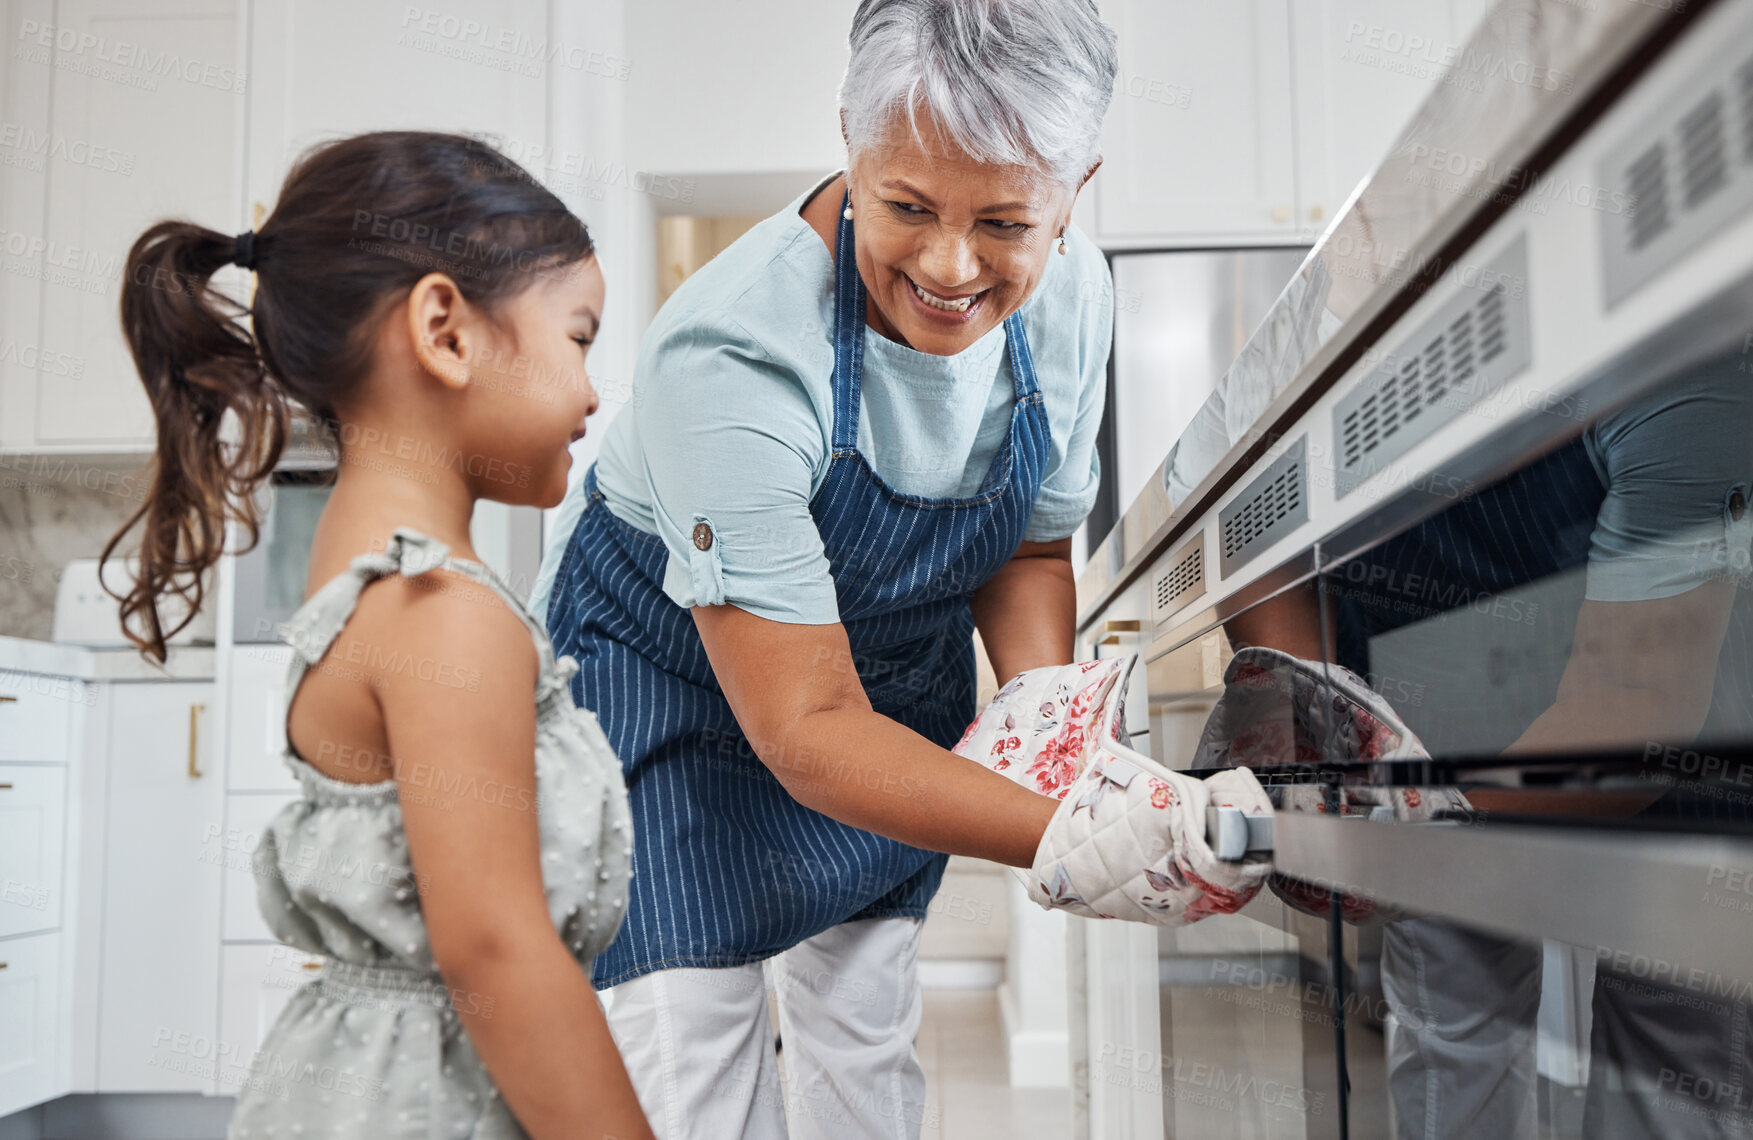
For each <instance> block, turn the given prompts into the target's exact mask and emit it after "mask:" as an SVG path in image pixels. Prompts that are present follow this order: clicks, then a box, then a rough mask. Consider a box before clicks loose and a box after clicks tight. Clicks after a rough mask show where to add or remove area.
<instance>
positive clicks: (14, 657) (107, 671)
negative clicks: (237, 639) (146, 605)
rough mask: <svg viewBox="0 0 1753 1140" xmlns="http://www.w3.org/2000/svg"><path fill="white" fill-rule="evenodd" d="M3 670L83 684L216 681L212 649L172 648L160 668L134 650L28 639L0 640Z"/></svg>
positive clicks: (196, 647)
mask: <svg viewBox="0 0 1753 1140" xmlns="http://www.w3.org/2000/svg"><path fill="white" fill-rule="evenodd" d="M0 669H11V670H15V671H17V672H21V673H41V674H46V675H48V676H51V677H76V678H78V679H80V680H83V681H209V680H212V678H213V647H212V646H211V645H173V646H171V648H170V659H169V660H168V661H167V662H166V663H165V665H164V666H162V667H161V666H159V665H157V664H154V663H153V662H150V661H148V660H146V659H145V658H144V657H142V656H140V654H139V652H138V651H137V650H135V649H134V648H132V647H128V648H125V649H93V648H90V647H88V646H84V645H61V644H58V643H56V642H52V641H33V640H31V639H30V638H25V637H0Z"/></svg>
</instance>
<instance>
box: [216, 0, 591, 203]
mask: <svg viewBox="0 0 1753 1140" xmlns="http://www.w3.org/2000/svg"><path fill="white" fill-rule="evenodd" d="M337 28H345V29H346V34H345V35H337V34H336V29H337ZM548 29H549V23H548V0H460V2H458V3H447V4H445V5H444V6H443V7H441V8H430V7H415V6H412V5H405V4H363V5H362V4H359V3H357V2H356V0H256V2H255V3H254V4H253V5H252V7H251V28H250V88H251V94H250V101H249V102H250V113H249V139H250V147H249V165H248V169H247V171H246V173H245V186H246V190H247V193H248V196H249V200H250V201H251V202H252V203H256V202H259V203H261V204H262V205H263V206H265V207H267V208H268V209H269V210H272V209H273V204H274V199H275V197H276V195H277V194H278V193H279V189H280V183H281V181H282V180H283V179H284V178H285V176H286V172H287V170H288V169H289V168H290V167H291V165H292V160H293V159H294V158H295V157H296V156H297V155H298V153H299V152H301V151H302V150H304V149H305V148H306V147H309V146H310V145H311V144H313V143H317V142H322V141H324V140H327V139H331V138H336V137H339V136H342V135H350V134H357V133H359V132H361V131H373V130H430V131H451V132H458V133H463V134H482V135H492V136H495V137H496V138H497V139H499V140H500V141H501V144H502V146H503V148H504V149H505V150H506V152H507V153H508V154H510V156H511V157H512V158H514V159H516V160H518V161H520V162H523V163H524V164H525V165H526V166H529V167H531V168H532V170H533V172H534V173H535V174H536V175H537V176H538V177H539V176H541V175H542V173H543V170H542V168H543V166H544V165H546V162H547V160H548V159H549V158H556V159H557V158H558V157H559V156H557V155H551V154H550V151H549V148H548V140H547V138H546V128H547V99H548V90H549V84H550V76H551V73H552V72H553V71H554V69H569V70H571V71H574V72H576V73H577V74H579V75H580V76H591V75H593V74H594V73H595V72H601V71H604V70H607V71H608V72H609V73H610V74H608V75H605V76H600V78H603V79H604V80H605V81H607V82H615V81H616V80H615V78H614V74H613V73H614V68H615V64H614V61H612V60H607V59H606V58H605V57H604V56H603V55H602V53H601V52H594V53H593V52H592V51H591V46H592V45H590V44H588V43H566V42H561V41H556V40H554V39H553V38H552V37H551V36H550V34H549V30H548ZM577 157H578V156H574V158H575V159H576V158H577Z"/></svg>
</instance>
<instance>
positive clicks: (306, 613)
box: [279, 526, 578, 753]
mask: <svg viewBox="0 0 1753 1140" xmlns="http://www.w3.org/2000/svg"><path fill="white" fill-rule="evenodd" d="M440 567H442V568H444V569H446V570H452V571H455V572H456V573H459V574H462V575H463V576H464V577H467V578H470V579H473V580H474V581H476V582H479V583H481V584H482V585H484V586H486V587H488V588H489V589H491V590H493V591H494V592H495V593H497V594H498V595H499V596H500V598H501V599H503V600H504V602H505V604H506V605H507V606H508V607H510V609H511V611H512V612H513V613H515V614H516V615H517V616H518V618H519V619H520V620H522V621H523V623H524V626H525V627H526V628H527V629H528V630H529V631H530V635H531V637H532V639H533V640H534V642H535V645H536V652H537V654H538V656H539V658H540V668H539V670H538V672H537V679H536V703H537V707H538V711H539V710H540V709H541V707H542V706H544V705H547V704H550V703H554V702H558V701H560V700H562V699H563V700H564V701H565V704H566V706H568V707H570V705H571V698H570V695H569V694H568V693H567V688H568V682H569V681H570V680H571V678H572V675H573V674H574V673H576V672H577V671H578V663H577V662H576V661H574V660H573V659H572V658H570V657H563V658H560V659H559V660H558V661H556V660H555V658H554V646H553V643H552V642H551V641H550V640H549V639H548V631H547V630H546V629H545V628H544V627H543V626H542V624H541V623H540V622H538V621H537V620H536V619H535V618H534V617H533V616H532V615H531V614H530V612H529V609H528V608H527V607H526V606H525V605H524V604H523V602H522V601H520V600H519V599H518V597H517V596H516V595H515V594H513V593H512V592H511V590H510V589H509V588H508V587H507V586H506V585H505V583H503V582H501V581H500V580H499V576H498V575H497V574H495V573H494V572H493V571H492V569H491V568H489V567H487V566H486V565H484V564H482V563H480V562H476V561H473V560H471V559H466V558H453V557H451V553H450V545H449V544H448V543H445V542H441V541H440V540H438V539H436V538H433V537H432V536H431V535H428V534H422V533H421V532H420V531H417V530H415V529H414V528H413V527H407V526H399V527H397V528H396V529H395V530H394V531H393V532H391V534H390V539H389V542H388V543H386V544H385V547H384V549H383V550H382V551H373V552H371V553H368V554H361V555H358V556H357V557H355V558H354V559H353V561H352V562H351V563H350V564H349V565H348V568H347V569H346V570H345V571H343V572H342V573H340V574H337V575H336V576H335V577H334V578H332V579H330V580H329V582H328V583H326V584H325V585H324V586H323V587H322V588H321V589H319V590H318V591H317V592H316V593H314V594H312V595H311V596H310V597H309V598H308V599H307V600H306V601H305V603H304V605H302V606H300V607H299V608H298V611H297V612H296V613H294V614H293V615H292V617H291V618H289V619H287V620H286V621H284V622H281V623H280V626H279V632H280V636H281V637H282V638H283V639H284V640H285V641H286V643H287V644H288V645H290V646H291V647H292V659H291V661H290V663H289V668H288V673H287V678H286V689H285V692H286V694H287V696H286V706H287V708H288V709H290V708H291V705H292V696H293V694H295V693H296V692H297V691H298V684H299V682H300V681H301V680H302V679H303V677H304V674H305V672H306V671H307V670H309V669H310V667H311V666H312V665H315V664H317V663H318V662H319V661H321V660H322V659H323V656H324V655H325V654H326V653H328V651H329V647H330V646H331V645H333V644H334V641H335V638H336V637H338V636H339V635H340V633H341V629H342V627H343V626H345V625H346V624H347V619H348V618H350V617H352V616H353V611H354V609H356V608H357V607H358V605H359V595H360V594H361V593H362V592H363V591H364V589H365V587H366V586H367V585H369V584H370V583H372V582H374V581H376V580H377V579H379V578H383V577H387V576H389V575H391V574H401V575H402V576H404V577H407V578H418V577H420V576H421V575H423V574H427V573H430V572H431V571H433V570H437V569H439V568H440ZM291 750H292V749H291V742H290V739H288V742H287V751H288V752H289V753H290V752H291Z"/></svg>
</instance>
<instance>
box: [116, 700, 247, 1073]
mask: <svg viewBox="0 0 1753 1140" xmlns="http://www.w3.org/2000/svg"><path fill="white" fill-rule="evenodd" d="M212 699H213V686H212V685H211V684H210V683H205V682H160V683H153V684H129V685H117V686H115V687H114V693H113V708H112V715H111V720H110V738H109V743H108V751H109V755H108V769H109V771H108V775H109V781H108V782H109V789H108V808H107V811H106V813H105V822H106V826H105V833H106V834H105V852H104V861H103V911H102V915H103V918H102V934H101V936H100V937H101V948H100V966H99V978H100V980H99V986H98V993H99V994H100V1000H101V1005H100V1008H99V1010H98V1029H97V1037H98V1040H97V1074H96V1083H97V1088H98V1091H100V1092H173V1091H188V1092H208V1091H211V1088H212V1079H211V1067H212V1058H211V1057H210V1056H204V1055H203V1050H204V1049H207V1050H210V1049H211V1047H212V1035H213V1032H214V1027H215V1025H216V1023H217V1018H218V1010H217V1007H216V1003H217V994H218V983H219V960H218V959H219V899H220V879H221V875H222V869H223V867H224V866H225V863H226V860H227V859H228V858H231V857H232V856H233V853H232V852H230V851H228V850H227V849H226V846H225V843H224V825H223V817H222V812H223V810H224V802H223V797H224V788H223V785H222V782H221V779H220V775H219V773H218V772H217V771H215V770H213V769H214V766H215V765H216V764H217V763H218V761H219V756H220V753H219V749H218V748H217V747H215V741H213V739H212V737H211V734H210V733H209V732H208V731H207V716H206V711H205V710H206V706H208V705H210V704H211V702H212Z"/></svg>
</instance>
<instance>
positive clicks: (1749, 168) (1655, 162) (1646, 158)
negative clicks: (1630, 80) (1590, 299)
mask: <svg viewBox="0 0 1753 1140" xmlns="http://www.w3.org/2000/svg"><path fill="white" fill-rule="evenodd" d="M1729 39H1730V40H1731V41H1734V42H1728V43H1725V45H1724V49H1723V50H1721V51H1719V52H1718V53H1717V55H1716V56H1715V57H1714V58H1713V59H1712V60H1711V61H1710V62H1709V63H1707V64H1706V65H1705V66H1702V67H1699V68H1697V69H1695V70H1694V71H1693V73H1692V74H1691V76H1690V77H1689V78H1688V81H1687V83H1686V86H1685V88H1684V89H1683V90H1681V91H1678V92H1676V93H1675V94H1674V96H1673V97H1672V98H1671V99H1669V100H1666V101H1665V103H1664V109H1663V110H1662V111H1660V112H1658V113H1657V114H1656V115H1655V116H1654V117H1652V118H1650V119H1646V120H1644V121H1643V122H1642V123H1640V124H1638V129H1637V130H1636V131H1631V132H1627V134H1626V136H1625V138H1623V139H1622V140H1620V143H1619V145H1618V146H1616V147H1615V148H1614V149H1612V150H1611V151H1609V152H1608V154H1607V157H1606V158H1604V159H1603V160H1602V163H1601V168H1600V172H1599V181H1598V185H1599V186H1600V187H1601V188H1602V189H1601V191H1600V192H1599V195H1598V198H1599V200H1598V201H1596V202H1594V203H1593V204H1594V205H1595V206H1596V207H1597V208H1598V209H1599V211H1600V214H1601V240H1602V262H1603V266H1604V269H1605V273H1604V282H1605V288H1606V297H1607V304H1608V306H1609V307H1611V306H1613V305H1616V304H1618V303H1619V301H1620V300H1621V299H1623V298H1624V297H1625V296H1626V295H1627V294H1629V293H1630V292H1632V291H1633V290H1634V289H1636V288H1638V286H1640V285H1642V284H1643V283H1644V282H1645V281H1648V280H1649V279H1650V278H1651V277H1654V276H1655V275H1656V274H1657V273H1660V272H1661V271H1662V270H1663V269H1666V268H1667V267H1668V266H1669V265H1671V264H1673V263H1674V261H1675V260H1677V259H1678V258H1680V257H1682V256H1684V255H1685V254H1686V253H1688V252H1689V251H1691V250H1693V249H1695V248H1697V247H1698V246H1699V245H1700V244H1701V243H1702V242H1704V241H1705V240H1707V239H1708V238H1709V237H1710V236H1711V235H1712V234H1713V233H1715V232H1716V231H1718V230H1720V229H1722V228H1723V227H1724V226H1725V225H1727V224H1728V223H1729V222H1731V221H1732V220H1733V219H1735V218H1736V217H1739V216H1741V215H1743V214H1744V213H1745V212H1746V211H1747V209H1748V208H1749V207H1753V58H1750V57H1748V56H1747V55H1746V54H1745V53H1746V50H1747V49H1746V38H1745V37H1729Z"/></svg>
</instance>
